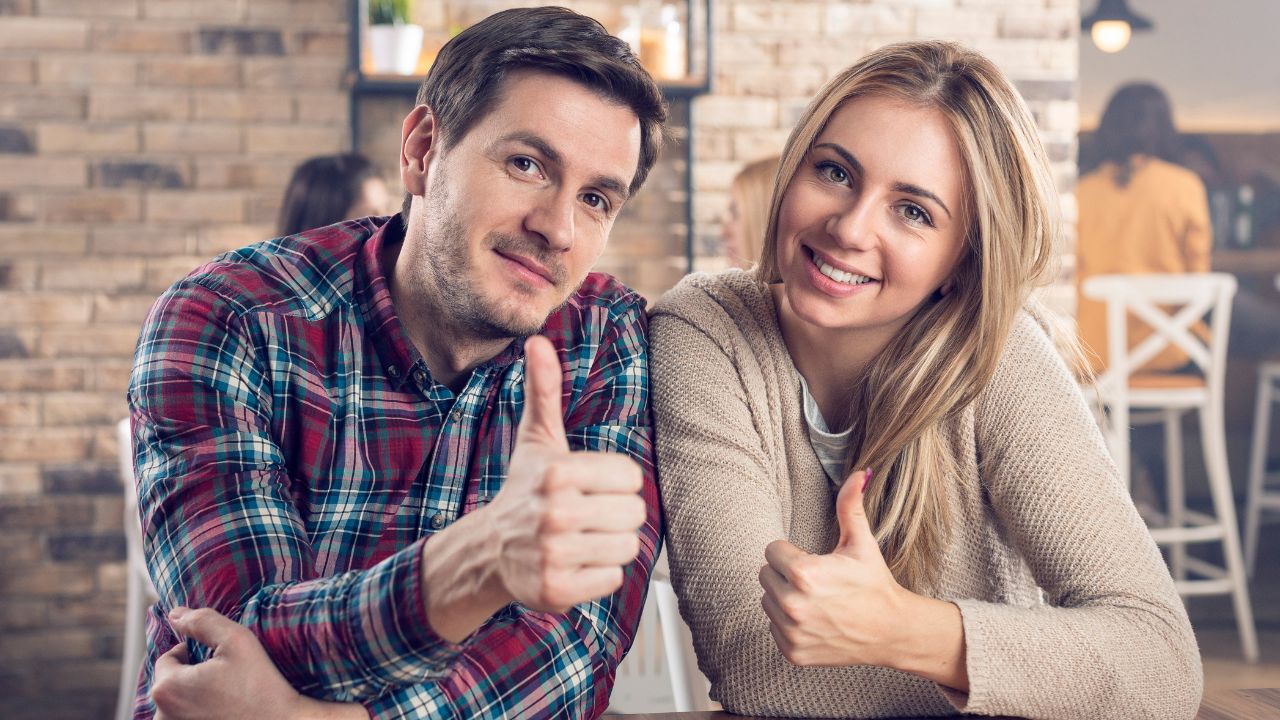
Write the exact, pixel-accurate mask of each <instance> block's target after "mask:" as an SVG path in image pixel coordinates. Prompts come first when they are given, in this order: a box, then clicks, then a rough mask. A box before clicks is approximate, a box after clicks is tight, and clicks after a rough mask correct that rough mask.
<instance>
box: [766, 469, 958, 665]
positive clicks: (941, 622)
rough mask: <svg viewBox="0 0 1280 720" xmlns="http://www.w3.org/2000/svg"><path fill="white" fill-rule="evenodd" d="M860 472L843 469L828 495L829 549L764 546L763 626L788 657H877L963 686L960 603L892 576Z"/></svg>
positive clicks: (858, 660)
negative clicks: (835, 527) (836, 529)
mask: <svg viewBox="0 0 1280 720" xmlns="http://www.w3.org/2000/svg"><path fill="white" fill-rule="evenodd" d="M867 478H868V474H867V473H866V472H862V471H858V472H855V473H853V474H851V475H850V476H849V478H848V479H847V480H846V481H845V483H844V487H843V488H841V489H840V494H839V495H838V496H837V497H836V521H837V522H838V523H839V524H840V541H839V542H838V543H837V544H836V547H835V549H834V550H832V551H831V553H830V554H828V555H812V554H810V553H807V552H805V551H803V550H801V549H800V548H797V547H796V546H795V545H792V544H791V543H789V542H787V541H786V540H776V541H774V542H772V543H770V544H769V546H768V547H766V548H765V560H766V561H767V563H768V564H767V565H765V566H764V567H762V568H761V569H760V584H761V585H762V586H763V587H764V598H763V600H762V604H763V605H764V611H765V614H766V615H768V616H769V631H770V632H771V633H772V634H773V639H774V641H775V642H776V643H777V644H778V649H779V650H781V651H782V654H783V656H784V657H786V658H787V660H789V661H790V662H792V663H794V664H796V665H830V666H838V665H881V666H885V667H893V668H897V669H899V670H904V671H906V672H912V673H915V674H917V675H921V676H923V677H927V678H929V679H931V680H934V681H935V682H939V683H941V684H943V685H947V686H948V687H953V688H957V689H961V690H965V689H967V688H968V685H969V682H968V674H967V671H966V669H965V662H964V627H963V625H962V623H961V619H960V610H959V608H957V607H956V606H955V605H953V604H951V603H948V602H943V601H940V600H934V599H931V598H926V597H923V596H920V595H917V594H915V593H913V592H911V591H909V590H907V589H906V588H904V587H902V586H901V585H899V584H898V581H897V580H896V579H894V577H893V573H891V572H890V571H889V566H888V565H887V564H886V563H885V561H884V556H883V555H882V554H881V553H880V546H879V544H878V543H877V542H876V538H875V535H874V534H873V533H872V532H871V524H870V523H869V522H868V520H867V514H866V510H865V508H864V507H863V504H862V491H863V489H864V488H865V486H866V482H867Z"/></svg>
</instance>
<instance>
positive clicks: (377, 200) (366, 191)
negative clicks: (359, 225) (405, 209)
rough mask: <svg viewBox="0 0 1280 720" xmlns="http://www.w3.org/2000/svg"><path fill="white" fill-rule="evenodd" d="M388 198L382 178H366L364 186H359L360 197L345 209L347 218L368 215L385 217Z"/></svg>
mask: <svg viewBox="0 0 1280 720" xmlns="http://www.w3.org/2000/svg"><path fill="white" fill-rule="evenodd" d="M389 198H390V195H389V194H388V193H387V184H386V183H385V182H383V180H382V178H380V177H370V178H366V179H365V181H364V184H363V185H361V186H360V195H359V196H358V197H357V198H356V201H355V203H354V204H352V205H351V207H350V208H348V209H347V217H348V218H362V217H368V216H369V215H386V214H387V201H388V200H389Z"/></svg>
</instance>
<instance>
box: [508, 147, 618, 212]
mask: <svg viewBox="0 0 1280 720" xmlns="http://www.w3.org/2000/svg"><path fill="white" fill-rule="evenodd" d="M502 140H503V141H504V142H518V143H524V144H525V145H528V146H529V147H531V148H533V149H534V150H537V151H538V154H540V155H542V156H543V157H544V158H546V159H547V161H548V162H550V163H552V164H554V165H564V156H563V155H561V154H560V151H558V150H556V149H555V148H554V147H552V146H551V143H549V142H547V141H546V140H544V139H542V138H541V137H539V136H537V135H534V134H533V133H527V132H516V133H511V134H510V135H505V136H503V138H502ZM591 184H592V185H595V186H596V187H598V188H600V189H601V190H605V191H607V192H611V193H613V194H614V195H617V196H618V197H619V198H621V199H622V200H623V201H626V200H627V199H628V198H629V197H631V190H630V188H629V187H628V186H627V184H626V183H624V182H623V181H621V180H619V179H618V178H614V177H609V176H607V175H597V176H595V177H593V178H591Z"/></svg>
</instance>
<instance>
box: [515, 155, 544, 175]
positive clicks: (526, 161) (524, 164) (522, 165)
mask: <svg viewBox="0 0 1280 720" xmlns="http://www.w3.org/2000/svg"><path fill="white" fill-rule="evenodd" d="M511 165H512V167H514V168H515V169H516V170H518V171H519V172H522V173H525V174H526V175H528V174H533V173H536V172H537V171H538V163H536V162H534V161H533V160H532V159H530V158H527V157H523V156H518V157H515V158H512V160H511Z"/></svg>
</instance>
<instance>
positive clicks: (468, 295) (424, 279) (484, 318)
mask: <svg viewBox="0 0 1280 720" xmlns="http://www.w3.org/2000/svg"><path fill="white" fill-rule="evenodd" d="M426 200H427V203H429V204H434V207H433V208H432V214H433V215H434V216H435V217H436V219H437V222H436V223H434V224H433V225H434V226H433V227H432V226H428V227H426V228H424V230H425V231H426V233H427V235H428V242H427V243H426V247H428V248H429V249H430V250H429V253H430V256H429V257H426V258H423V260H424V262H417V263H414V264H413V266H412V270H411V273H412V275H414V276H417V277H416V278H415V283H414V284H415V285H417V286H418V287H421V288H423V289H424V290H425V291H426V293H427V294H430V295H434V296H435V297H433V298H430V300H431V304H432V305H433V306H435V308H436V310H437V311H438V312H440V313H441V317H442V319H444V320H445V322H447V323H448V324H449V325H450V326H452V327H453V328H454V330H455V331H456V332H457V333H458V334H459V335H461V336H464V337H469V338H472V339H475V340H481V341H489V340H504V339H510V338H517V337H526V336H529V335H533V334H535V333H537V332H538V331H539V330H541V329H542V326H543V325H545V324H546V320H547V317H548V316H549V315H548V316H543V317H541V318H539V319H538V320H536V321H534V322H530V321H528V320H524V319H522V318H521V317H520V316H519V313H518V312H517V311H516V310H514V309H512V310H508V309H505V308H504V307H503V304H504V303H503V302H502V301H503V300H504V299H505V300H507V301H508V302H510V303H511V304H512V305H515V306H517V307H518V306H520V305H521V298H520V297H519V296H517V295H514V294H513V295H512V296H509V297H507V298H503V299H497V300H493V299H490V298H486V297H485V296H484V295H483V294H482V293H481V292H480V290H479V288H478V287H477V285H478V281H479V280H480V278H479V277H478V271H477V270H476V269H475V268H473V267H472V266H471V261H470V255H469V254H468V252H467V250H468V248H467V234H466V231H465V230H464V228H463V226H462V223H461V222H459V220H458V218H457V217H456V215H454V214H453V213H452V212H451V211H449V209H448V208H449V205H448V196H447V193H446V192H445V191H440V192H433V193H430V194H429V195H428V197H427V198H426ZM485 245H486V249H499V250H510V251H518V252H519V253H520V254H523V255H526V256H529V257H533V258H535V259H537V260H538V261H539V262H540V263H542V264H543V266H544V267H547V268H549V269H550V270H551V272H552V276H553V280H554V282H555V286H556V287H563V286H564V284H565V282H566V274H567V273H566V271H565V268H564V265H563V264H562V263H561V262H560V261H559V260H558V259H556V258H555V257H554V256H553V254H552V253H549V252H547V251H546V249H545V248H539V247H535V246H534V245H533V244H532V243H531V242H530V241H528V240H522V239H520V238H516V237H513V236H509V235H497V234H491V235H490V236H489V237H486V238H485ZM562 306H563V303H561V304H560V305H558V306H557V308H556V309H559V307H562ZM551 312H552V313H554V312H555V310H552V311H551ZM535 322H536V324H535ZM459 339H461V338H459Z"/></svg>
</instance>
